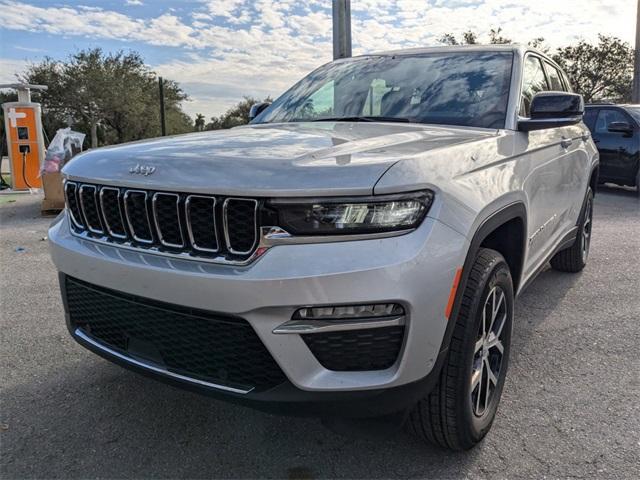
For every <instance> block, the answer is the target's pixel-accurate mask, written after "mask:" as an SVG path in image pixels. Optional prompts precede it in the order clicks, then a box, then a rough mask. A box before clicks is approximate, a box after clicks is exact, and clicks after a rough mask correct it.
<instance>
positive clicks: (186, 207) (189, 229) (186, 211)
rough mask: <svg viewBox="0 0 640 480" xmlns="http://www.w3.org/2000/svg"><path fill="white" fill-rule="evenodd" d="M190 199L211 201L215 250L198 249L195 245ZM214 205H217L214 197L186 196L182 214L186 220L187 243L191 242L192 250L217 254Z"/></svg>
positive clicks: (218, 248)
mask: <svg viewBox="0 0 640 480" xmlns="http://www.w3.org/2000/svg"><path fill="white" fill-rule="evenodd" d="M192 198H204V199H207V200H212V201H213V205H212V206H211V214H212V217H213V234H214V235H215V238H216V247H217V248H206V247H199V246H198V244H197V243H196V241H195V238H194V237H193V230H192V227H191V215H190V213H189V212H190V207H191V199H192ZM216 204H217V199H216V197H213V196H211V197H209V196H206V195H188V196H187V199H186V200H185V202H184V214H185V218H186V219H187V233H188V234H189V241H190V242H191V246H192V247H193V249H194V250H198V251H200V252H211V253H218V252H219V251H220V239H219V238H218V225H217V222H216Z"/></svg>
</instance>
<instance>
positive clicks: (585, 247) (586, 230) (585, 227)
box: [581, 200, 593, 263]
mask: <svg viewBox="0 0 640 480" xmlns="http://www.w3.org/2000/svg"><path fill="white" fill-rule="evenodd" d="M584 213H585V217H584V223H583V224H582V235H581V243H582V262H583V263H585V262H586V261H587V257H588V256H589V245H590V244H591V217H592V216H593V206H592V204H591V200H589V201H588V203H587V209H586V211H585V212H584Z"/></svg>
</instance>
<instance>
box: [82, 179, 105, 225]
mask: <svg viewBox="0 0 640 480" xmlns="http://www.w3.org/2000/svg"><path fill="white" fill-rule="evenodd" d="M85 188H87V189H89V188H91V189H93V203H94V205H95V209H96V214H97V215H98V222H100V227H102V219H101V218H100V210H99V209H98V199H97V198H96V196H97V193H98V188H97V187H96V186H95V185H89V184H86V183H83V184H82V185H80V188H79V189H78V195H77V198H79V199H80V211H81V212H82V216H83V217H84V223H85V225H86V228H87V230H89V231H90V232H91V233H97V234H100V235H104V229H103V228H100V229H98V228H93V227H92V226H91V224H90V223H89V220H88V219H87V213H86V211H85V210H86V209H85V208H84V199H83V198H82V192H83V191H84V189H85Z"/></svg>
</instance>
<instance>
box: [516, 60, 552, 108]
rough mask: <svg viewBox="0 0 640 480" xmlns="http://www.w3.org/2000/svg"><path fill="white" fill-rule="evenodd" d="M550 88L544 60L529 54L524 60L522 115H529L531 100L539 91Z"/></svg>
mask: <svg viewBox="0 0 640 480" xmlns="http://www.w3.org/2000/svg"><path fill="white" fill-rule="evenodd" d="M546 90H549V85H548V84H547V78H546V77H545V75H544V70H543V69H542V62H540V59H539V58H538V57H534V56H532V55H529V56H528V57H526V58H525V60H524V80H523V83H522V100H521V101H520V116H522V117H528V116H529V112H530V111H531V100H533V96H534V95H535V94H536V93H538V92H543V91H546Z"/></svg>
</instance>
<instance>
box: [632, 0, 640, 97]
mask: <svg viewBox="0 0 640 480" xmlns="http://www.w3.org/2000/svg"><path fill="white" fill-rule="evenodd" d="M631 98H632V101H633V103H640V0H638V7H637V9H636V52H635V62H634V66H633V93H632V95H631Z"/></svg>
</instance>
